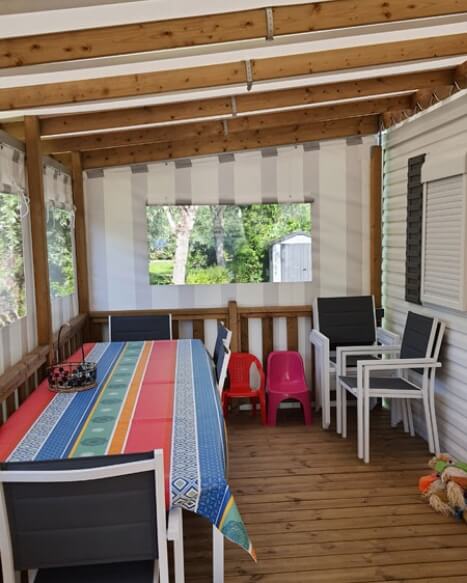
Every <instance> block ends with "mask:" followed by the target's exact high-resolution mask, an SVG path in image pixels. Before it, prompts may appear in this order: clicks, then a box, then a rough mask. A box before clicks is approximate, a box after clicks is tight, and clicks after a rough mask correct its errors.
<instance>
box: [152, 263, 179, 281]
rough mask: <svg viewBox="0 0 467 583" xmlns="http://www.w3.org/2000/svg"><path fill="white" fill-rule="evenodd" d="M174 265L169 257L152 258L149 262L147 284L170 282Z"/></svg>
mask: <svg viewBox="0 0 467 583" xmlns="http://www.w3.org/2000/svg"><path fill="white" fill-rule="evenodd" d="M173 269H174V265H173V261H172V260H170V259H153V260H152V261H151V262H150V263H149V284H150V285H167V284H170V283H172V273H173Z"/></svg>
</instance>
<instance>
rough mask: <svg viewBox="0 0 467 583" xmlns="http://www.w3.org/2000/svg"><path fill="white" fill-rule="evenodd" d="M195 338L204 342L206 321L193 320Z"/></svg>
mask: <svg viewBox="0 0 467 583" xmlns="http://www.w3.org/2000/svg"><path fill="white" fill-rule="evenodd" d="M193 338H196V339H198V340H202V341H203V342H204V320H193Z"/></svg>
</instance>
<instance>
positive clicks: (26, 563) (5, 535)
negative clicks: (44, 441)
mask: <svg viewBox="0 0 467 583" xmlns="http://www.w3.org/2000/svg"><path fill="white" fill-rule="evenodd" d="M0 553H1V558H2V574H3V583H15V581H16V572H17V571H30V572H32V573H31V574H33V572H34V571H35V570H37V569H38V571H37V573H36V574H35V579H34V580H35V583H55V582H57V583H58V582H60V583H63V582H64V581H66V582H67V583H90V582H96V583H97V582H99V583H106V582H108V583H113V582H114V581H120V582H122V583H125V582H127V583H138V582H145V581H147V582H148V583H150V582H152V583H155V582H156V581H160V583H168V580H169V579H168V560H167V528H166V507H165V486H164V465H163V454H162V451H155V452H149V453H147V454H128V455H117V456H102V457H90V458H76V459H66V460H58V461H46V462H24V463H23V462H14V463H5V464H2V467H1V470H0Z"/></svg>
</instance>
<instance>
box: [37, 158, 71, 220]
mask: <svg viewBox="0 0 467 583" xmlns="http://www.w3.org/2000/svg"><path fill="white" fill-rule="evenodd" d="M43 172H44V196H45V201H46V204H47V206H55V207H58V208H63V209H66V210H70V211H72V210H74V207H73V192H72V188H71V176H70V175H69V174H67V173H65V172H63V171H62V170H59V169H58V168H55V167H54V166H51V165H49V164H47V163H46V164H44V171H43Z"/></svg>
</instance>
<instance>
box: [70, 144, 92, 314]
mask: <svg viewBox="0 0 467 583" xmlns="http://www.w3.org/2000/svg"><path fill="white" fill-rule="evenodd" d="M71 160H72V167H71V171H72V181H73V202H74V205H75V209H76V210H75V249H76V277H77V283H78V303H79V311H80V312H81V313H84V314H87V313H88V312H89V283H88V256H87V250H86V219H85V209H84V188H83V167H82V164H81V154H80V153H79V152H73V153H72V155H71Z"/></svg>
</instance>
